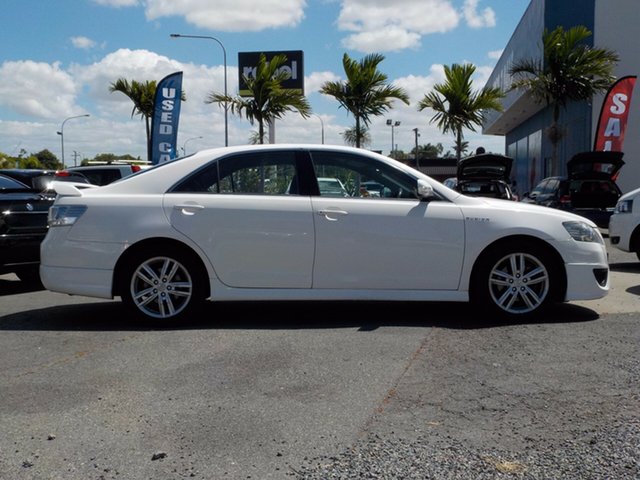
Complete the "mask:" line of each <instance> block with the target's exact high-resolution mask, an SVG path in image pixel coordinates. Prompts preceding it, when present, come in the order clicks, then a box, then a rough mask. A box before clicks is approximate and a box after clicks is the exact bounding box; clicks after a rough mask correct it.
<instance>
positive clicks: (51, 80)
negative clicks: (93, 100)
mask: <svg viewBox="0 0 640 480" xmlns="http://www.w3.org/2000/svg"><path fill="white" fill-rule="evenodd" d="M77 91H78V89H77V86H76V83H75V81H74V79H73V78H72V76H71V75H69V74H68V73H67V72H65V71H63V70H61V69H60V64H59V63H54V64H53V65H50V64H48V63H38V62H33V61H31V60H24V61H18V62H5V63H3V64H2V65H0V105H2V106H4V107H7V108H8V109H9V110H12V111H14V112H16V113H18V114H20V115H27V116H30V117H35V118H39V119H52V118H60V117H62V116H65V115H71V114H73V113H76V112H77V111H78V109H77V107H76V105H75V100H76V95H77Z"/></svg>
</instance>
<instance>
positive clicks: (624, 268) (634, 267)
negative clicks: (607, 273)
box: [609, 262, 640, 273]
mask: <svg viewBox="0 0 640 480" xmlns="http://www.w3.org/2000/svg"><path fill="white" fill-rule="evenodd" d="M609 269H610V270H611V271H612V272H623V273H624V272H626V273H640V262H624V263H610V264H609Z"/></svg>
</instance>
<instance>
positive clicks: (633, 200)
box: [609, 188, 640, 260]
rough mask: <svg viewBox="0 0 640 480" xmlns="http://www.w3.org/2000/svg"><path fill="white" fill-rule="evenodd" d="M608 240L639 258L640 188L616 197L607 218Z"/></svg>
mask: <svg viewBox="0 0 640 480" xmlns="http://www.w3.org/2000/svg"><path fill="white" fill-rule="evenodd" d="M609 241H610V242H611V245H613V246H614V247H616V248H618V249H620V250H622V251H623V252H633V253H635V254H636V256H637V257H638V260H640V188H637V189H635V190H632V191H630V192H628V193H625V194H624V195H622V196H621V197H620V198H619V199H618V203H617V204H616V208H615V211H614V212H613V215H611V218H610V219H609Z"/></svg>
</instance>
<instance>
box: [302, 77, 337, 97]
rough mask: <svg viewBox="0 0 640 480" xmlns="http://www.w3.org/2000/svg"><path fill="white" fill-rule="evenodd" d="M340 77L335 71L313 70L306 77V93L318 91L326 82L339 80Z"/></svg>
mask: <svg viewBox="0 0 640 480" xmlns="http://www.w3.org/2000/svg"><path fill="white" fill-rule="evenodd" d="M339 80H340V77H339V76H338V75H336V74H335V73H333V72H313V73H312V74H311V75H309V76H306V77H305V79H304V91H305V93H306V95H311V94H312V93H317V92H318V91H319V90H320V88H321V87H322V85H323V84H324V83H325V82H337V81H339Z"/></svg>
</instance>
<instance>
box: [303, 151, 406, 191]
mask: <svg viewBox="0 0 640 480" xmlns="http://www.w3.org/2000/svg"><path fill="white" fill-rule="evenodd" d="M311 157H312V160H313V168H314V171H315V174H316V178H317V180H318V187H319V189H320V196H322V197H355V198H412V199H415V198H416V194H415V189H416V180H415V179H414V178H412V177H411V176H409V175H407V174H406V173H404V172H402V171H401V170H397V169H395V168H393V167H392V166H390V165H387V164H385V163H382V162H377V161H375V160H371V159H369V158H363V157H359V156H355V155H350V154H348V153H342V152H328V151H312V152H311Z"/></svg>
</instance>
